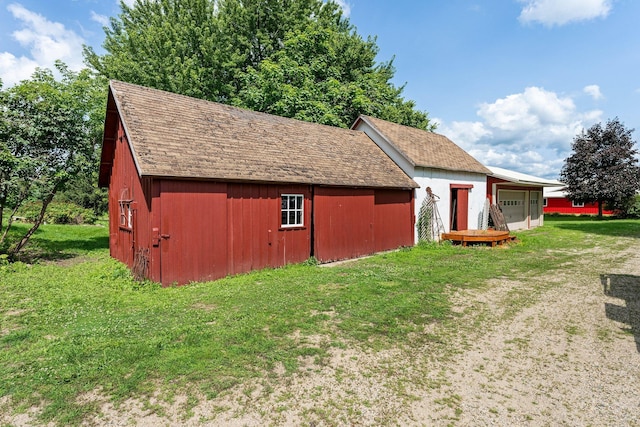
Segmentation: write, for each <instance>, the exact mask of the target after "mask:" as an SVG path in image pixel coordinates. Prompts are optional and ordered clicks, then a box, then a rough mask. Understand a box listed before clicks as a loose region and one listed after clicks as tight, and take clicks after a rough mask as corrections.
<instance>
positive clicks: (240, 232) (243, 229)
mask: <svg viewBox="0 0 640 427" xmlns="http://www.w3.org/2000/svg"><path fill="white" fill-rule="evenodd" d="M282 194H302V195H303V196H304V215H305V218H304V226H303V227H296V228H290V229H289V228H281V226H280V225H281V224H280V222H281V210H280V209H281V199H280V196H281V195H282ZM228 206H229V208H228V209H229V210H228V224H229V230H228V241H229V259H228V266H229V267H228V271H229V274H238V273H244V272H247V271H251V270H256V269H260V268H265V267H279V266H283V265H286V264H293V263H298V262H302V261H305V260H306V259H308V258H309V257H310V256H311V248H310V240H311V226H310V224H311V200H310V191H309V187H308V186H284V185H259V184H229V191H228Z"/></svg>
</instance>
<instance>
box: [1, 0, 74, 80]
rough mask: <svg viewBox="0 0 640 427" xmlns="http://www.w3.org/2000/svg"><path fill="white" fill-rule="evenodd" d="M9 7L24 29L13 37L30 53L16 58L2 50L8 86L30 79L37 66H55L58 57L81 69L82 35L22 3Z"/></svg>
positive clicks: (4, 78) (15, 32) (2, 68)
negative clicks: (28, 8)
mask: <svg viewBox="0 0 640 427" xmlns="http://www.w3.org/2000/svg"><path fill="white" fill-rule="evenodd" d="M7 10H9V12H11V14H12V15H13V17H14V18H15V19H16V20H18V21H20V23H21V24H22V29H20V30H18V31H14V32H13V33H12V37H13V38H14V39H15V40H16V41H17V42H18V43H19V44H20V46H22V47H23V48H24V49H26V50H27V51H28V52H29V55H28V56H26V55H22V56H20V57H17V56H15V55H14V54H12V53H10V52H0V78H1V79H2V82H3V84H4V86H5V87H8V86H11V85H13V84H15V83H18V82H19V81H20V80H23V79H28V78H29V77H31V74H32V73H33V71H35V69H36V67H47V68H53V66H54V63H55V61H56V60H58V59H59V60H62V61H64V62H65V63H66V64H67V65H68V66H69V67H70V68H71V69H72V70H79V69H81V68H82V66H83V63H82V44H83V43H84V40H83V39H82V37H80V36H78V35H77V34H76V33H75V32H73V31H71V30H68V29H66V28H65V27H64V25H62V24H60V23H58V22H52V21H49V20H47V19H46V18H45V17H43V16H42V15H39V14H37V13H34V12H31V11H30V10H27V9H26V8H24V7H23V6H22V5H20V4H17V3H14V4H10V5H9V6H7Z"/></svg>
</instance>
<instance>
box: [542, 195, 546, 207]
mask: <svg viewBox="0 0 640 427" xmlns="http://www.w3.org/2000/svg"><path fill="white" fill-rule="evenodd" d="M542 205H543V206H544V207H545V208H546V207H547V198H546V197H545V198H544V199H542Z"/></svg>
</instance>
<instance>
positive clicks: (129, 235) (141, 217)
mask: <svg viewBox="0 0 640 427" xmlns="http://www.w3.org/2000/svg"><path fill="white" fill-rule="evenodd" d="M114 144H115V146H114V149H113V162H112V166H111V179H110V181H109V218H110V221H109V250H110V253H111V256H112V257H114V258H116V259H117V260H119V261H122V262H123V263H125V264H127V265H128V266H129V268H131V267H133V264H134V255H135V253H136V252H137V251H138V249H140V248H148V242H149V233H148V229H147V223H148V220H149V205H148V203H147V199H146V197H145V191H144V188H143V183H142V182H141V181H140V179H139V178H138V171H137V169H136V166H135V163H134V161H133V156H132V154H131V150H130V148H129V144H128V142H127V139H126V136H125V132H124V128H123V126H122V122H121V121H119V120H118V125H117V127H116V129H115V135H114ZM148 185H149V184H148V183H146V186H148ZM121 197H125V198H126V199H128V200H132V208H133V227H132V228H131V229H126V228H122V227H120V221H119V218H120V206H119V200H120V199H121Z"/></svg>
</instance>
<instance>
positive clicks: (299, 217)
mask: <svg viewBox="0 0 640 427" xmlns="http://www.w3.org/2000/svg"><path fill="white" fill-rule="evenodd" d="M281 197H282V204H281V212H282V221H281V224H282V227H302V226H304V197H303V195H302V194H283V195H282V196H281Z"/></svg>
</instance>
